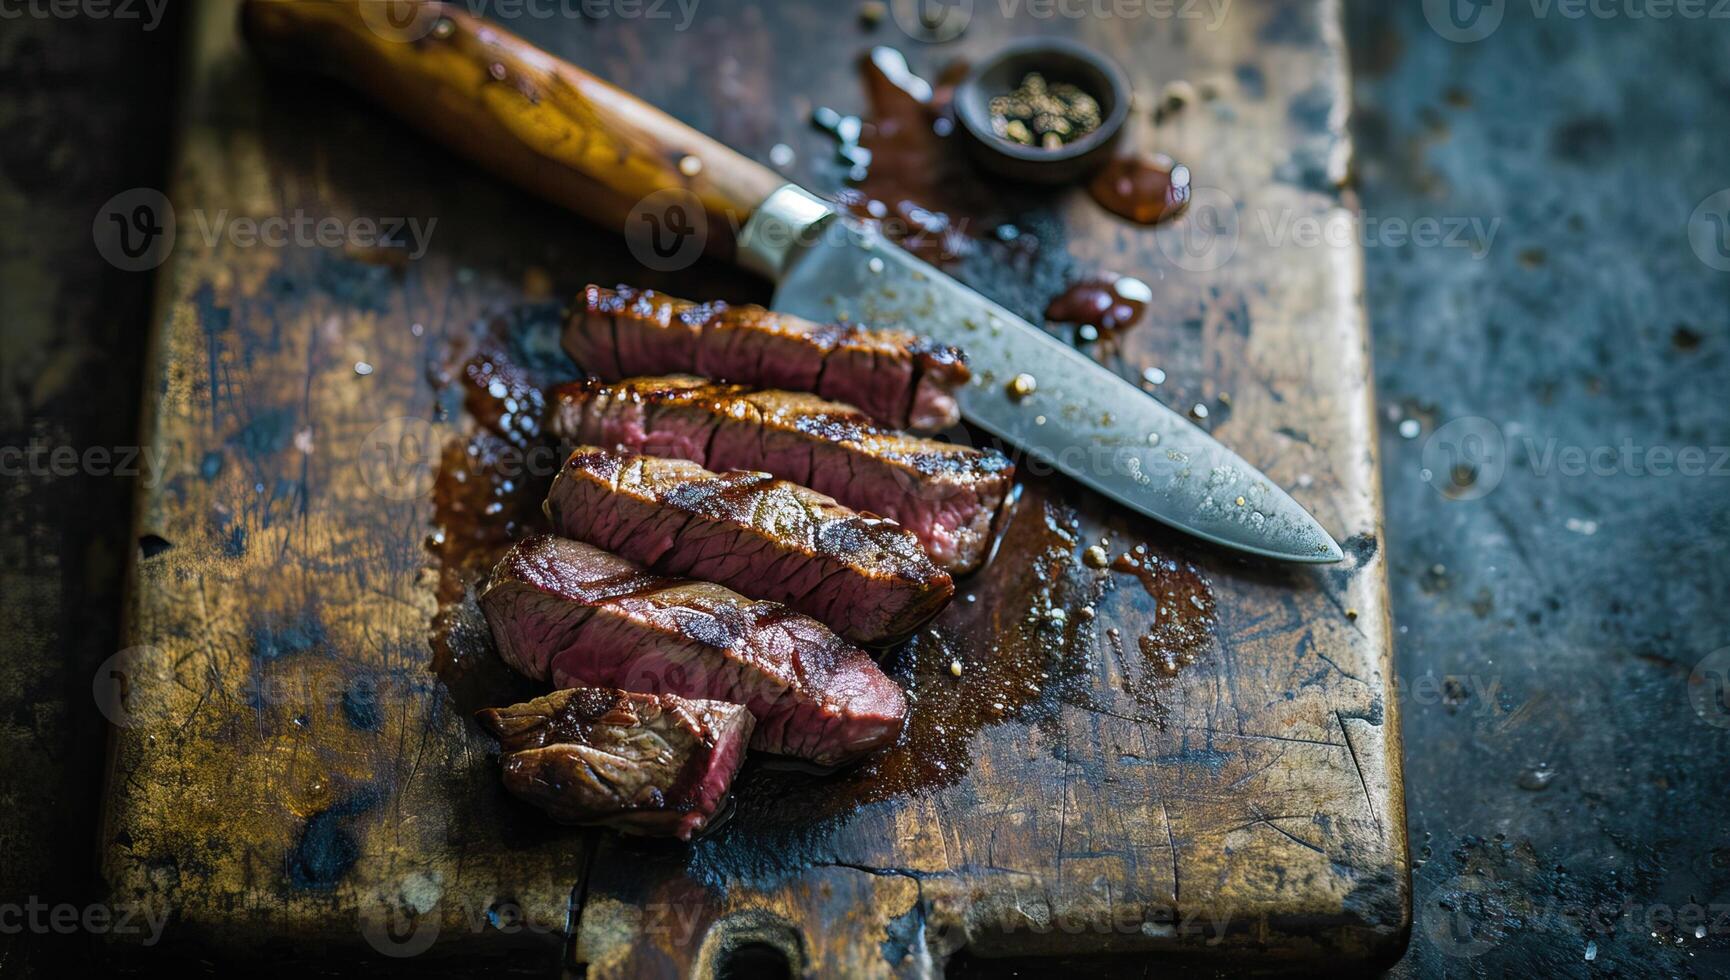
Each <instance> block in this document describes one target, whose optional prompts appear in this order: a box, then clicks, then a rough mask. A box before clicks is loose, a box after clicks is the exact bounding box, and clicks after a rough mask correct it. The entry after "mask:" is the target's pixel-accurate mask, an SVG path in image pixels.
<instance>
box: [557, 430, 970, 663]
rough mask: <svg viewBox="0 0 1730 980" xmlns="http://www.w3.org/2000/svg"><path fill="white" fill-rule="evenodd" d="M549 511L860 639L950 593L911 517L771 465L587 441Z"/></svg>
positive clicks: (936, 605) (664, 564) (586, 532)
mask: <svg viewBox="0 0 1730 980" xmlns="http://www.w3.org/2000/svg"><path fill="white" fill-rule="evenodd" d="M547 517H548V519H549V520H551V521H552V526H553V532H554V533H555V534H560V535H563V536H564V537H567V538H576V539H577V540H579V541H587V542H588V543H589V544H592V545H595V546H596V547H598V548H604V549H606V550H607V551H611V552H613V553H615V554H618V555H622V556H623V557H625V558H629V559H631V560H632V561H634V562H637V563H639V564H642V565H646V566H648V567H649V568H651V569H653V570H654V571H657V572H663V573H666V574H668V575H680V576H689V577H690V578H698V579H704V580H706V581H710V582H719V583H720V584H722V585H725V586H727V587H729V588H732V589H735V590H737V591H739V592H742V593H744V594H746V595H748V596H752V597H754V598H758V599H773V600H774V601H776V602H781V603H785V604H787V605H788V606H791V607H792V608H794V609H796V610H798V611H799V612H802V613H805V614H807V615H810V616H814V617H816V618H817V619H819V620H821V621H823V622H824V623H826V624H828V625H829V627H830V628H832V629H834V630H835V632H837V633H840V634H841V635H842V636H844V637H846V638H847V639H849V640H852V641H853V642H855V643H864V644H868V645H874V646H884V645H887V644H890V643H893V642H895V641H897V640H901V639H904V638H906V637H907V635H908V634H910V633H912V632H913V631H914V630H916V629H918V628H919V627H920V625H922V624H923V623H925V622H926V621H927V620H929V619H930V618H931V617H932V616H935V615H937V613H938V612H939V611H941V610H942V608H943V607H944V605H945V604H947V603H948V602H949V599H950V597H951V596H953V595H954V594H955V584H954V583H953V582H952V581H951V580H950V578H949V573H948V572H945V571H943V570H942V569H939V568H938V567H937V566H935V565H933V564H932V563H931V559H930V558H929V557H928V556H927V555H926V554H925V552H924V551H923V550H922V549H921V548H920V545H919V539H918V538H916V537H914V536H913V534H912V532H910V531H908V530H907V529H906V528H903V527H902V526H901V525H899V524H896V523H895V522H894V521H887V520H884V519H883V518H880V517H867V516H864V515H861V514H859V513H857V512H856V511H853V510H851V509H849V508H847V507H843V506H842V505H840V504H838V503H836V502H835V500H834V499H833V498H831V497H826V496H824V495H823V494H820V493H818V492H817V491H815V490H810V489H807V488H805V487H802V486H799V485H798V484H795V483H788V482H787V481H786V480H777V479H775V478H774V477H772V476H770V475H769V474H767V473H756V472H750V471H745V470H730V471H728V472H726V473H719V474H717V473H711V472H709V471H708V470H706V469H704V468H702V467H701V466H698V465H697V464H696V463H693V462H690V461H689V460H683V459H661V458H658V457H655V456H641V455H637V454H635V453H628V452H621V451H618V450H612V449H594V448H590V447H583V448H580V449H578V450H576V451H575V452H573V453H572V454H571V456H570V458H569V459H567V460H566V461H565V465H564V469H563V470H562V471H561V472H560V473H559V475H558V477H557V478H556V479H554V481H553V487H552V490H551V492H550V493H548V494H547Z"/></svg>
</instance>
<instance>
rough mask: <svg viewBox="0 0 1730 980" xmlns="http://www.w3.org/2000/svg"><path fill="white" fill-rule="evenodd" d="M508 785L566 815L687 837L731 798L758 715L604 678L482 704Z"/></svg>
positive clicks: (641, 831) (550, 810)
mask: <svg viewBox="0 0 1730 980" xmlns="http://www.w3.org/2000/svg"><path fill="white" fill-rule="evenodd" d="M478 717H479V719H480V722H481V724H482V725H484V726H485V727H486V728H487V729H488V730H489V731H491V732H492V734H493V737H495V738H497V739H498V740H499V746H500V748H501V749H503V752H504V755H503V758H502V760H501V761H502V762H503V765H504V780H505V788H506V789H507V790H510V792H511V793H512V794H514V795H515V796H518V797H520V798H522V799H524V800H527V801H528V802H530V803H533V804H534V805H536V806H538V807H540V808H541V809H543V810H545V811H547V814H548V815H549V816H551V817H552V818H553V819H554V820H558V821H560V822H563V823H604V824H609V825H611V826H614V827H618V828H620V829H621V830H627V831H631V832H633V833H639V834H650V835H655V836H671V837H677V838H679V839H680V840H690V839H691V835H692V834H695V833H697V832H698V831H700V830H702V829H703V827H704V826H705V825H706V824H708V822H709V820H710V819H711V818H713V817H714V816H715V813H716V811H718V810H719V809H720V808H721V804H722V803H723V802H725V801H726V799H727V788H728V787H729V786H731V785H732V782H733V775H734V773H737V772H738V771H739V764H740V763H741V762H743V761H744V760H745V743H746V741H747V740H749V739H750V737H751V728H752V726H753V724H754V721H753V719H752V718H751V713H750V712H749V711H747V710H745V708H744V707H743V706H742V705H737V704H728V703H726V702H724V701H688V700H686V699H684V698H681V697H676V696H674V695H671V694H659V695H656V694H631V693H627V692H625V691H617V690H611V689H607V688H595V687H579V688H571V689H569V690H563V691H554V692H553V693H552V694H549V695H547V696H545V697H539V698H535V699H534V700H533V701H528V702H525V703H523V704H515V705H511V706H510V707H508V708H489V709H487V710H485V711H482V712H479V714H478Z"/></svg>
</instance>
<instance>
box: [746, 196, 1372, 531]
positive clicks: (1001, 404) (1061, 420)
mask: <svg viewBox="0 0 1730 980" xmlns="http://www.w3.org/2000/svg"><path fill="white" fill-rule="evenodd" d="M739 259H740V263H741V264H742V265H745V266H746V267H747V268H751V269H753V270H754V271H757V272H759V273H761V274H763V275H765V276H768V277H769V278H771V279H773V280H774V281H775V282H776V290H775V296H774V300H773V301H772V303H771V305H772V307H773V308H774V309H776V310H779V311H781V312H783V313H791V314H794V315H796V316H802V317H805V318H806V319H811V320H817V321H820V322H823V321H830V320H837V319H842V320H852V321H856V322H861V323H869V324H871V325H873V326H899V327H901V328H903V329H907V330H911V331H913V332H915V333H919V334H923V335H925V336H928V337H931V338H933V339H935V340H937V341H940V342H942V343H946V344H953V345H955V346H957V347H960V348H961V349H963V350H965V351H966V352H967V355H968V363H969V366H970V367H971V368H972V369H973V380H972V382H971V384H969V385H968V387H967V388H966V390H964V391H962V392H961V393H960V394H959V395H958V399H959V401H960V404H961V412H962V415H963V416H964V417H965V418H966V419H967V421H969V422H971V423H973V424H974V425H976V426H978V427H979V428H981V429H984V430H985V431H986V432H989V433H991V434H992V435H994V436H997V437H998V438H999V439H1002V440H1004V441H1005V442H1007V443H1010V444H1011V445H1013V446H1015V447H1017V448H1019V449H1021V450H1022V451H1024V452H1025V453H1026V454H1027V462H1028V463H1030V464H1032V467H1031V468H1033V469H1035V471H1036V472H1037V471H1038V469H1039V468H1041V467H1048V468H1050V469H1054V470H1056V471H1058V472H1061V473H1063V474H1065V475H1066V476H1069V477H1070V478H1072V479H1074V480H1076V481H1077V482H1079V483H1082V484H1084V485H1086V486H1088V487H1090V488H1091V489H1093V490H1096V491H1098V492H1099V493H1102V494H1104V495H1105V496H1107V497H1109V498H1111V499H1112V500H1115V501H1117V502H1118V503H1120V504H1122V505H1124V506H1126V507H1130V508H1132V509H1134V510H1137V511H1140V512H1141V513H1143V514H1146V515H1147V516H1149V517H1151V518H1153V519H1154V520H1157V521H1160V522H1161V523H1164V524H1168V525H1170V526H1172V527H1175V528H1178V529H1179V530H1182V531H1186V532H1188V533H1190V534H1193V535H1195V536H1196V537H1198V538H1201V539H1203V540H1206V541H1211V542H1213V543H1215V544H1220V545H1224V546H1227V547H1230V548H1235V549H1237V550H1239V551H1243V552H1247V553H1249V554H1253V555H1260V556H1263V557H1266V558H1273V559H1278V560H1282V561H1293V562H1337V561H1339V560H1341V558H1342V554H1341V552H1340V548H1339V545H1338V544H1336V543H1335V542H1334V539H1333V537H1332V536H1330V535H1329V534H1328V532H1327V531H1326V530H1324V529H1323V528H1322V526H1321V524H1320V523H1318V522H1317V521H1316V519H1315V518H1314V517H1313V516H1311V515H1310V513H1309V512H1308V511H1306V510H1305V509H1304V508H1303V507H1302V505H1300V504H1299V503H1298V502H1297V501H1296V500H1293V499H1292V498H1291V496H1290V495H1289V494H1288V493H1286V492H1285V490H1283V489H1282V488H1281V487H1279V485H1277V484H1276V483H1274V482H1273V481H1272V480H1271V479H1269V478H1268V477H1267V476H1266V475H1265V474H1263V473H1262V472H1261V471H1259V470H1258V469H1256V468H1255V467H1253V466H1251V465H1250V464H1249V463H1247V462H1245V461H1244V460H1243V459H1242V458H1241V457H1239V456H1238V455H1237V454H1236V453H1234V452H1232V451H1231V450H1230V449H1227V448H1226V447H1225V446H1224V445H1222V444H1220V442H1219V441H1218V440H1216V439H1214V438H1213V437H1212V436H1210V435H1208V434H1207V433H1206V432H1203V431H1202V430H1201V429H1200V428H1199V427H1197V426H1196V425H1194V424H1193V423H1191V422H1190V421H1189V420H1188V419H1186V418H1184V417H1183V416H1182V415H1181V414H1179V413H1178V412H1175V411H1173V410H1172V409H1170V408H1168V407H1166V406H1165V405H1164V404H1162V403H1161V402H1159V401H1158V400H1157V399H1155V398H1153V397H1151V396H1150V395H1148V394H1146V393H1144V392H1142V391H1141V390H1140V389H1138V388H1137V387H1135V386H1134V385H1132V384H1130V383H1129V382H1127V381H1125V380H1124V379H1122V378H1120V377H1118V376H1117V375H1116V374H1114V373H1112V372H1111V371H1109V370H1107V369H1106V368H1104V367H1102V366H1100V365H1099V364H1098V363H1096V362H1095V361H1093V360H1092V359H1090V358H1088V357H1086V356H1084V355H1083V354H1081V353H1080V352H1078V351H1076V350H1075V349H1074V348H1073V347H1070V346H1069V345H1068V344H1065V343H1063V342H1061V341H1059V340H1057V339H1056V338H1054V337H1052V336H1051V335H1050V334H1048V333H1046V332H1045V331H1044V330H1041V329H1039V328H1038V327H1035V326H1034V325H1033V324H1030V323H1028V322H1027V321H1026V320H1023V319H1022V318H1020V317H1018V316H1016V315H1015V314H1013V313H1011V312H1009V311H1008V310H1007V309H1004V308H1003V307H1002V306H999V305H998V304H996V303H993V302H992V301H990V300H989V299H987V298H985V297H984V296H983V295H981V294H980V293H978V292H976V291H974V290H973V289H970V288H968V287H967V286H965V285H962V284H961V283H959V282H957V281H956V280H955V279H953V278H951V277H950V276H949V275H947V274H946V273H944V272H942V271H940V270H938V269H936V268H935V267H933V266H931V265H929V264H927V263H926V262H924V261H922V260H920V259H919V258H917V257H915V256H913V255H911V254H910V253H908V252H907V251H905V250H903V249H902V248H900V247H899V246H897V245H895V244H894V243H893V242H890V241H888V240H887V239H885V238H884V237H883V236H882V235H881V234H880V233H878V232H877V231H876V229H874V228H873V227H871V226H870V225H868V224H865V223H862V222H858V221H855V220H853V219H852V218H851V217H849V216H847V215H844V214H841V213H839V212H837V211H835V210H834V209H833V208H831V207H829V206H828V205H827V204H826V203H825V202H823V201H822V200H821V199H820V198H818V197H816V196H815V195H813V194H811V193H810V192H808V191H805V190H803V189H802V188H799V187H798V186H796V185H792V184H788V185H786V186H784V187H782V188H780V189H779V190H777V191H775V192H774V193H773V194H771V195H770V196H769V198H768V199H767V200H766V201H765V202H764V203H763V204H762V205H761V206H760V207H759V208H758V209H757V211H756V212H755V213H754V214H753V215H752V217H751V219H750V220H749V221H748V222H746V224H745V227H744V229H743V231H742V232H741V233H740V236H739ZM1017 378H1021V379H1022V382H1021V384H1020V385H1019V386H1018V385H1017V384H1016V379H1017ZM1029 386H1031V388H1032V391H1031V392H1030V393H1022V392H1024V390H1025V389H1026V388H1027V387H1029ZM1012 389H1014V390H1012Z"/></svg>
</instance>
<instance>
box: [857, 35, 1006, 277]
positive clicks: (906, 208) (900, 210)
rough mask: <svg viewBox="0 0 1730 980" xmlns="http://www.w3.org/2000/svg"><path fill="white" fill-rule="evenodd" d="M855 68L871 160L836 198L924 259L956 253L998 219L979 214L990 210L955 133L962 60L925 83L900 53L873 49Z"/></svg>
mask: <svg viewBox="0 0 1730 980" xmlns="http://www.w3.org/2000/svg"><path fill="white" fill-rule="evenodd" d="M859 71H860V76H861V78H862V80H863V82H864V86H865V96H866V101H867V103H868V104H869V105H870V114H871V117H870V120H869V121H868V122H867V123H866V124H865V126H864V128H863V132H862V134H861V137H860V141H859V142H860V145H861V146H863V147H864V148H865V149H867V150H869V151H870V152H871V161H870V163H869V164H868V165H867V166H866V167H865V168H864V171H865V172H864V176H863V178H862V179H860V180H858V181H857V182H856V186H853V187H848V188H845V189H843V190H842V191H841V192H840V193H839V194H838V195H837V200H838V202H839V203H840V204H841V205H842V206H843V207H845V208H846V209H847V210H848V211H849V212H850V213H851V214H853V215H854V216H855V217H857V218H860V219H861V220H864V221H868V222H871V223H873V224H875V225H877V226H878V227H879V228H880V229H881V230H882V232H883V234H884V235H885V236H886V237H887V238H889V239H890V240H891V241H894V242H896V243H897V244H899V245H900V246H901V247H902V248H905V249H907V250H908V251H909V252H912V253H913V254H915V255H917V256H919V257H920V258H922V259H924V260H926V261H927V262H932V263H942V262H947V261H952V260H954V259H956V258H959V257H961V256H962V255H964V254H966V253H967V252H969V251H971V250H972V248H973V241H972V236H975V235H982V234H984V233H985V232H986V231H987V230H989V229H991V228H993V227H995V226H996V225H997V224H998V222H996V221H989V220H986V218H985V217H984V216H985V215H988V214H991V213H993V212H994V211H995V210H996V209H995V208H994V207H993V206H992V203H991V201H990V199H989V197H988V196H987V193H986V191H985V189H984V188H983V187H982V186H981V185H980V182H979V179H978V175H977V174H976V173H974V171H973V169H972V166H971V164H970V163H969V162H968V160H967V158H966V153H965V148H964V147H962V146H961V143H960V137H959V136H958V135H957V134H956V130H957V128H958V126H959V124H958V123H957V122H956V121H955V116H954V110H953V107H952V105H951V100H952V98H953V96H954V93H955V86H956V85H957V84H958V83H959V82H960V81H961V79H962V78H963V77H965V76H966V74H967V65H966V64H965V63H964V62H955V63H953V64H951V65H949V66H948V67H947V68H945V69H944V70H943V71H942V72H941V73H940V74H939V75H938V77H937V80H936V81H934V82H930V83H927V82H925V81H924V80H923V79H921V78H919V77H918V76H916V75H914V74H913V73H912V72H911V71H909V70H908V69H907V67H906V60H905V59H904V58H902V57H901V55H900V52H897V51H895V50H894V49H892V48H873V49H872V50H871V52H870V53H869V54H867V55H866V56H865V57H864V58H863V59H861V61H860V69H859ZM927 91H929V95H927V94H926V93H927Z"/></svg>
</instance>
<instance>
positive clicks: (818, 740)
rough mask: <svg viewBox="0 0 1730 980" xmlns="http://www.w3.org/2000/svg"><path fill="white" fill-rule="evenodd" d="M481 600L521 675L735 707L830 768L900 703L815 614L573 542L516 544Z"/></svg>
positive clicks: (871, 739)
mask: <svg viewBox="0 0 1730 980" xmlns="http://www.w3.org/2000/svg"><path fill="white" fill-rule="evenodd" d="M480 605H481V610H482V611H483V612H484V613H485V614H486V617H487V622H488V623H489V624H490V625H491V626H492V631H493V638H494V639H495V640H496V641H497V642H498V647H499V653H500V655H501V656H503V657H504V659H505V662H506V663H509V664H510V665H512V666H513V667H515V668H516V669H517V670H519V671H522V672H523V673H524V674H527V675H528V676H529V677H531V678H534V679H536V680H551V681H552V682H553V684H554V686H556V687H561V688H563V687H616V688H619V689H621V690H626V691H639V692H642V693H645V694H676V695H678V696H680V697H686V698H706V699H711V700H716V701H731V702H733V703H734V704H742V705H744V706H745V707H747V708H749V709H750V710H751V714H752V715H754V716H755V717H756V719H757V727H756V730H755V732H754V733H753V734H752V737H751V745H752V747H754V748H757V749H761V750H762V751H764V752H776V753H780V754H783V755H793V756H799V757H800V758H804V759H809V760H811V761H813V762H816V763H819V764H823V765H834V764H836V763H839V762H844V761H846V760H848V759H850V758H853V757H854V756H857V755H860V754H862V753H865V752H868V751H870V750H872V749H875V748H877V747H879V746H881V745H886V744H888V743H889V742H891V741H893V740H894V739H895V736H896V735H897V734H898V733H899V732H900V730H901V721H902V719H903V717H904V716H905V715H906V713H907V701H906V698H905V697H903V696H902V694H901V688H899V687H898V686H896V684H895V682H894V681H892V680H890V679H889V678H888V677H887V676H885V675H884V673H883V671H881V670H879V669H878V667H877V664H876V663H875V662H873V661H872V660H871V658H870V657H869V656H866V655H865V653H864V652H863V651H861V650H859V649H858V648H857V647H854V646H850V645H848V644H847V643H846V642H845V641H843V640H842V639H841V638H840V637H838V636H836V635H835V634H834V633H832V632H830V631H829V628H828V627H826V626H824V625H823V624H822V623H819V622H817V621H816V620H815V619H812V618H811V617H809V616H805V615H801V614H799V613H796V612H794V611H793V610H791V609H788V608H787V607H786V606H783V605H781V604H780V603H778V602H765V601H753V600H750V599H747V598H745V597H744V596H742V595H740V594H739V593H737V592H734V591H732V590H731V589H728V588H726V587H725V586H720V585H715V584H713V583H710V582H694V581H690V580H686V579H673V578H662V577H660V576H656V575H650V574H649V573H647V572H645V571H643V569H642V568H641V567H640V566H638V565H636V564H635V563H633V562H630V561H626V560H625V559H623V558H620V557H618V556H617V555H613V554H609V553H608V552H605V551H602V550H601V549H599V548H596V547H593V546H591V545H587V544H583V543H581V542H578V541H570V540H567V539H565V538H557V537H553V536H551V535H540V536H537V537H532V538H528V539H527V540H524V541H521V542H518V543H517V544H516V545H515V546H513V547H512V548H511V550H510V552H509V553H507V554H506V555H505V557H504V558H503V560H501V561H500V562H499V565H498V567H497V568H496V569H494V570H493V577H492V581H491V582H489V583H488V584H487V587H486V589H485V591H483V592H482V593H481V596H480Z"/></svg>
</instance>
